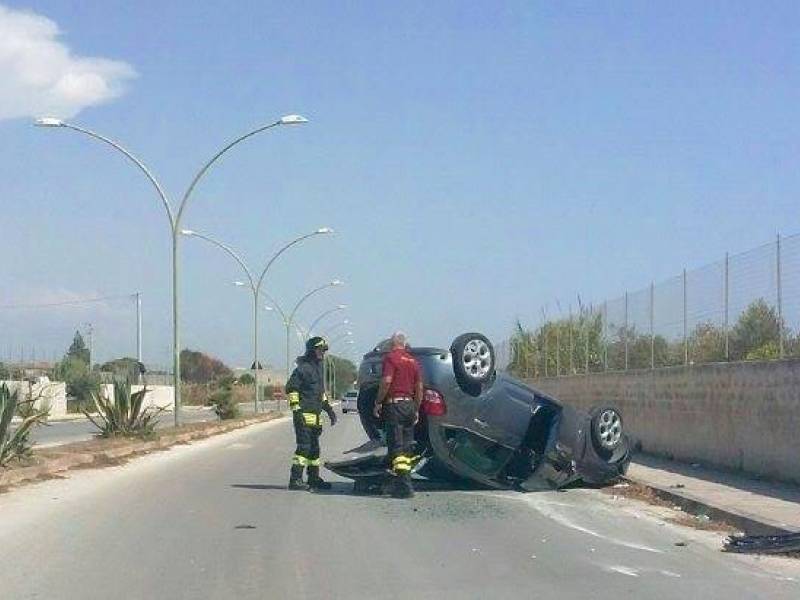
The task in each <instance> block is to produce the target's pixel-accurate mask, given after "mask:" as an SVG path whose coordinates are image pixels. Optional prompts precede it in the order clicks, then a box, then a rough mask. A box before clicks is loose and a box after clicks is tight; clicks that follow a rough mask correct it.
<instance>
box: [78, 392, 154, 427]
mask: <svg viewBox="0 0 800 600" xmlns="http://www.w3.org/2000/svg"><path fill="white" fill-rule="evenodd" d="M146 395H147V387H146V386H145V387H143V388H142V389H141V390H139V391H137V392H133V391H131V383H130V381H127V380H125V381H123V380H117V381H115V382H114V398H113V399H110V398H108V397H107V396H106V395H105V393H103V392H94V393H93V394H92V400H93V401H94V408H95V410H94V414H93V413H91V412H89V411H88V410H84V411H83V414H84V415H85V416H86V418H87V419H89V420H90V421H91V422H92V423H93V424H94V425H95V427H97V428H98V429H99V430H100V435H102V436H103V437H114V436H129V437H142V438H146V437H152V436H153V435H154V433H155V428H156V425H157V424H158V415H159V414H160V413H162V412H163V411H164V409H163V408H158V407H151V406H145V403H144V401H145V396H146Z"/></svg>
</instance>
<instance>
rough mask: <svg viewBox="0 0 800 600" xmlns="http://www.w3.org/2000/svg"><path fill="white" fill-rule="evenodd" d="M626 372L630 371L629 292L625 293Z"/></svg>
mask: <svg viewBox="0 0 800 600" xmlns="http://www.w3.org/2000/svg"><path fill="white" fill-rule="evenodd" d="M623 331H624V332H625V370H626V371H627V370H628V292H627V291H626V292H625V329H624V330H623Z"/></svg>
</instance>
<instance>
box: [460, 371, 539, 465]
mask: <svg viewBox="0 0 800 600" xmlns="http://www.w3.org/2000/svg"><path fill="white" fill-rule="evenodd" d="M533 400H534V395H533V393H532V392H531V390H529V389H527V388H525V387H523V386H521V385H518V384H516V383H515V382H514V381H512V380H510V379H508V378H506V377H505V376H503V375H498V378H497V380H496V381H495V383H494V385H492V386H491V387H490V388H489V389H488V390H486V391H485V392H484V393H483V394H481V395H480V396H479V397H478V398H477V399H476V407H475V408H476V410H475V416H474V418H473V428H474V429H475V431H476V432H478V433H480V434H481V435H483V436H486V437H489V438H491V439H493V440H495V441H496V442H497V443H498V444H502V445H504V446H508V447H509V448H514V449H516V448H518V447H519V446H520V444H521V443H522V440H523V438H524V437H525V433H526V432H527V430H528V424H529V423H530V420H531V414H532V413H531V405H532V401H533Z"/></svg>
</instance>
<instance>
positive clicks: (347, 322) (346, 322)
mask: <svg viewBox="0 0 800 600" xmlns="http://www.w3.org/2000/svg"><path fill="white" fill-rule="evenodd" d="M345 325H351V323H350V320H349V319H345V320H344V321H339V322H338V323H336V324H335V325H332V326H331V327H328V328H327V329H326V330H325V331H323V332H322V333H321V334H320V335H322V336H326V335H331V334H332V333H333V332H334V331H336V330H337V329H339V327H344V326H345Z"/></svg>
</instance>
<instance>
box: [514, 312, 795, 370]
mask: <svg viewBox="0 0 800 600" xmlns="http://www.w3.org/2000/svg"><path fill="white" fill-rule="evenodd" d="M603 329H604V327H603V321H602V315H601V314H599V313H597V312H592V311H589V310H585V309H581V310H580V312H579V313H578V315H576V316H574V317H573V318H562V319H557V320H548V321H545V322H544V323H543V324H542V325H540V326H539V327H537V328H535V329H527V328H525V327H524V326H523V325H522V323H521V322H519V321H518V322H517V324H516V327H515V330H514V333H513V335H512V336H511V339H510V356H509V367H508V369H509V371H510V372H511V373H512V374H514V375H517V376H521V377H530V378H538V377H545V376H554V375H556V374H558V375H573V374H579V373H585V372H587V370H588V372H590V373H593V372H594V373H597V372H601V371H604V370H606V367H607V369H608V370H609V371H618V370H622V369H624V368H625V346H626V342H627V366H628V369H649V368H650V366H651V358H652V363H653V364H654V365H655V367H670V366H678V365H683V364H684V363H685V361H686V350H687V349H688V360H689V363H690V364H706V363H714V362H725V361H726V353H725V329H724V328H723V327H722V326H720V325H718V324H716V323H712V322H702V323H698V324H697V325H695V327H694V328H693V329H692V330H691V331H689V332H688V335H687V339H686V344H685V345H684V341H683V339H682V338H680V339H671V340H668V339H667V338H666V337H664V336H662V335H658V334H656V335H654V336H653V337H652V340H651V336H650V333H649V332H641V331H638V330H637V329H636V327H634V326H628V327H612V328H606V329H607V330H606V331H603ZM609 329H610V330H609ZM781 335H782V337H783V340H784V355H785V356H787V357H789V356H800V332H793V331H791V329H790V328H788V327H787V326H786V324H785V323H784V322H783V321H782V320H781V319H779V317H778V313H777V311H776V309H775V308H774V307H772V306H770V305H769V304H768V303H767V302H766V301H765V300H763V299H758V300H756V301H754V302H752V303H751V304H750V305H749V306H748V307H747V308H746V309H745V310H744V311H743V312H742V313H741V314H740V315H739V317H738V319H737V320H736V322H735V323H733V324H732V326H731V327H730V329H729V332H728V358H727V360H730V361H750V360H771V359H776V358H779V356H780V349H779V348H780V347H779V340H780V337H781ZM651 352H652V357H651ZM587 367H588V369H587Z"/></svg>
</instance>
